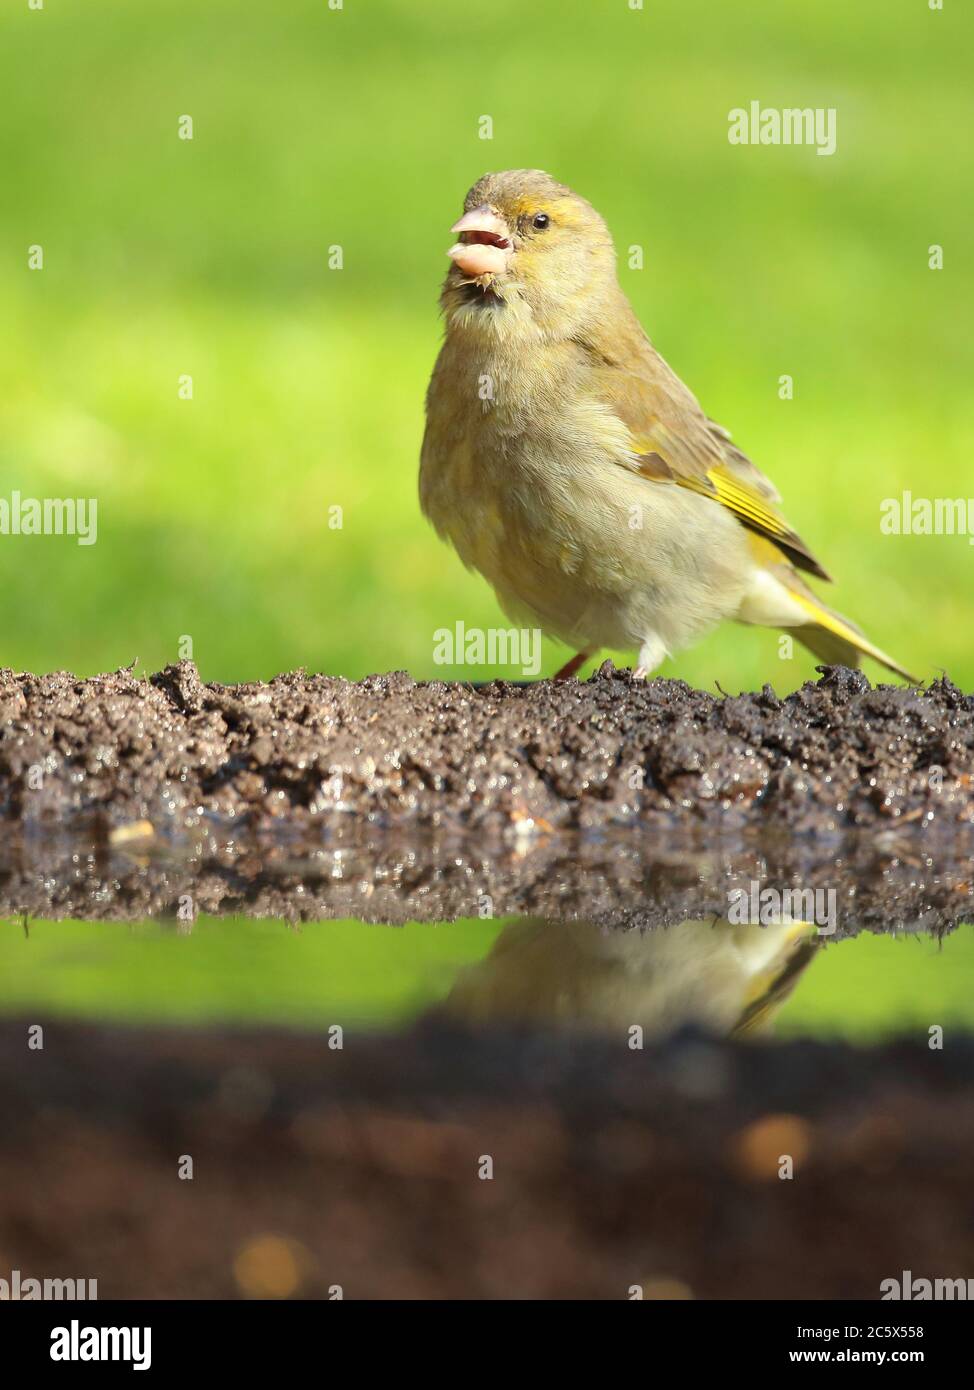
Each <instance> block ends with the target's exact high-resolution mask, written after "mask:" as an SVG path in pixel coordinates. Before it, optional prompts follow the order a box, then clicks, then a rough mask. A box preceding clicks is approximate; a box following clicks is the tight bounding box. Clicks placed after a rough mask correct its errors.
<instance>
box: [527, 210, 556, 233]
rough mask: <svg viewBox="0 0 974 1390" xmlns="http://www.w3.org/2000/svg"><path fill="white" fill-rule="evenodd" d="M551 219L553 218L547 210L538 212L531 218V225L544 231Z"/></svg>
mask: <svg viewBox="0 0 974 1390" xmlns="http://www.w3.org/2000/svg"><path fill="white" fill-rule="evenodd" d="M550 221H551V218H550V217H549V216H548V214H547V213H546V212H536V213H535V214H534V216H533V217H532V219H531V225H532V227H536V228H537V230H538V231H539V232H543V231H544V229H545V227H547V225H548V223H549V222H550Z"/></svg>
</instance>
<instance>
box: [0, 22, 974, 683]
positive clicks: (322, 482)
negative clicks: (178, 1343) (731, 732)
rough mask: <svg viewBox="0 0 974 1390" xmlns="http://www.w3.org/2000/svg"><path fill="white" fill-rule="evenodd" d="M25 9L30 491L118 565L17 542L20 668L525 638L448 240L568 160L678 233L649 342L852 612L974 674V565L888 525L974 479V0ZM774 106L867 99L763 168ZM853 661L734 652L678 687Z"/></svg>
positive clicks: (330, 659)
mask: <svg viewBox="0 0 974 1390" xmlns="http://www.w3.org/2000/svg"><path fill="white" fill-rule="evenodd" d="M0 25H2V33H0V92H2V93H3V97H2V109H3V119H2V121H0V169H2V171H3V191H2V197H0V298H2V303H3V306H4V312H3V319H4V331H3V333H2V334H0V380H2V382H3V390H2V393H0V495H3V496H9V494H10V492H11V490H12V489H14V488H19V489H20V490H21V492H22V493H24V494H25V495H36V496H46V495H48V496H49V495H53V496H65V495H70V496H77V495H80V496H96V497H97V498H98V502H99V538H98V543H97V544H96V545H95V546H93V547H90V548H82V547H78V546H77V545H76V544H75V543H74V542H73V541H72V540H70V539H65V538H28V537H22V538H16V537H0V588H2V593H3V622H2V626H0V633H2V641H0V664H6V665H10V666H13V667H14V668H17V669H35V670H48V669H52V668H63V667H68V668H71V669H74V670H75V671H77V672H79V673H81V674H87V673H91V672H96V671H99V670H103V669H106V668H113V667H116V666H118V665H120V664H122V663H128V662H130V661H132V660H133V659H136V658H137V659H138V661H139V664H140V667H144V668H146V669H149V670H152V669H156V668H158V667H160V666H161V665H163V664H164V663H166V662H167V661H171V660H174V659H176V658H177V656H178V655H179V652H180V639H181V638H183V637H187V636H188V637H190V638H191V639H192V642H193V654H194V656H195V658H196V660H197V662H198V664H199V666H200V668H201V670H202V672H203V673H204V675H205V676H206V677H207V678H209V679H219V680H238V679H248V678H256V677H266V676H270V675H272V674H274V673H275V672H277V671H279V670H281V669H289V668H292V667H295V666H300V665H304V666H307V667H309V668H311V669H317V670H324V671H329V672H340V673H344V674H346V675H349V676H359V675H362V674H365V673H367V672H370V671H374V670H386V669H390V668H400V667H405V668H408V669H409V670H410V671H411V672H413V673H414V674H415V675H416V676H419V677H422V676H431V675H443V674H450V672H449V668H442V667H436V666H435V665H434V663H433V632H434V630H435V629H436V628H438V627H440V626H444V625H446V626H450V625H452V624H453V623H454V622H455V621H456V620H457V619H458V618H462V619H463V620H464V621H465V622H466V623H467V624H468V625H478V626H482V627H489V626H492V625H496V624H497V623H498V622H499V621H500V618H499V610H498V608H497V605H496V602H495V600H494V598H493V595H492V594H491V592H490V591H489V589H488V588H487V586H486V584H485V583H484V582H483V581H482V580H481V579H480V578H479V577H477V576H476V575H473V574H468V573H467V572H466V571H464V570H463V568H462V566H461V565H460V563H459V561H458V560H457V559H456V557H455V556H454V555H453V554H452V552H451V551H450V550H448V549H447V548H446V547H444V546H443V545H442V544H441V543H440V542H439V541H437V540H436V539H435V537H434V536H433V534H432V532H431V531H430V529H429V528H428V527H427V525H426V523H425V522H424V521H423V519H422V517H421V516H420V514H419V509H418V504H417V500H416V471H417V455H418V451H419V445H420V439H421V435H422V426H423V416H422V401H423V392H424V389H425V385H426V381H427V378H428V375H429V371H430V368H431V365H432V362H433V359H434V356H435V353H436V350H437V345H438V341H439V335H440V325H439V320H438V312H437V307H436V297H437V293H438V287H439V283H440V280H441V278H442V275H443V273H444V270H445V267H446V260H445V257H444V254H443V253H444V251H445V249H446V247H447V245H448V244H449V242H450V237H449V235H448V228H449V226H450V223H451V222H452V221H453V219H454V218H455V217H456V216H457V214H458V210H459V208H460V205H461V200H462V197H463V194H464V192H465V191H466V189H467V187H468V186H469V185H470V184H471V183H472V182H473V181H474V179H475V178H477V177H478V176H479V175H480V174H481V173H482V172H483V171H484V170H485V169H488V168H493V169H498V168H504V167H511V166H520V165H538V166H541V167H544V168H547V169H549V170H551V171H552V172H553V173H555V174H556V175H557V176H559V177H560V178H562V179H564V180H565V181H567V182H569V183H571V184H572V185H573V186H575V187H576V188H577V189H579V191H581V192H582V193H584V194H585V195H586V196H588V197H589V198H590V199H591V200H592V201H593V202H594V203H595V204H596V206H597V207H599V208H600V210H601V211H602V212H603V213H604V214H605V216H606V218H607V219H608V221H609V224H610V226H611V228H612V229H613V232H614V234H615V236H616V241H617V244H618V245H619V247H620V248H627V247H628V246H630V245H631V244H633V243H638V244H640V245H642V247H643V248H644V253H645V268H644V269H643V270H642V271H640V272H637V271H630V270H628V269H626V268H623V269H622V271H621V275H622V280H623V283H624V285H625V288H626V290H627V292H628V293H629V295H630V296H631V298H632V300H633V302H634V304H635V305H636V308H637V310H638V311H639V313H640V315H641V317H642V319H643V322H644V323H645V324H646V326H647V328H648V330H649V331H650V333H651V335H652V336H653V338H654V340H655V341H656V343H657V345H658V346H659V347H660V349H661V350H662V351H663V352H664V353H665V355H666V356H667V357H668V358H669V359H670V361H671V362H672V364H673V365H674V366H675V368H676V369H677V370H678V371H679V372H680V373H681V374H682V375H683V376H684V377H685V379H686V380H687V381H688V382H689V383H690V384H691V386H692V387H693V389H694V390H695V391H696V392H697V394H698V395H699V396H700V398H701V399H702V401H703V403H704V405H705V407H706V408H707V409H708V410H709V412H710V413H711V414H712V415H713V416H715V417H716V418H717V419H719V420H721V421H722V422H724V423H725V424H726V425H727V426H728V427H729V428H731V429H732V430H733V431H734V434H735V437H736V439H737V440H738V442H739V443H740V444H741V445H742V446H743V447H744V448H745V449H746V450H747V451H748V452H749V453H751V455H752V456H753V457H754V458H755V460H756V461H757V462H758V463H759V464H760V465H761V466H762V467H764V468H765V469H766V470H767V471H768V472H769V474H770V475H771V476H772V477H773V478H774V479H775V481H776V482H777V484H778V485H779V487H780V488H781V490H782V492H783V494H784V497H785V501H786V506H787V511H788V514H789V516H790V518H791V520H792V521H793V523H794V524H795V525H796V527H797V528H798V529H799V530H800V532H801V533H802V534H803V536H804V537H805V538H806V539H807V540H808V542H809V544H811V545H812V547H813V549H815V550H816V551H817V552H819V553H820V554H821V556H822V558H823V559H824V561H825V562H826V564H827V566H828V568H829V569H830V570H831V571H832V572H833V573H834V574H835V575H836V576H837V579H838V583H837V585H836V586H835V588H834V590H832V591H831V596H832V597H833V598H834V601H835V603H836V604H837V605H838V606H840V607H841V608H843V609H845V610H846V611H848V612H849V613H850V615H852V616H853V617H855V618H856V619H857V620H858V621H860V622H861V623H862V624H863V625H864V626H865V627H866V628H867V630H868V631H869V632H870V633H871V634H872V635H873V636H874V637H875V639H876V640H877V641H878V642H880V644H882V645H884V646H886V647H888V648H889V649H890V650H892V651H894V652H895V653H896V654H898V655H899V656H900V658H901V659H902V660H903V661H904V662H905V663H906V664H908V665H909V666H911V667H912V668H913V669H914V670H916V671H917V672H918V673H920V674H921V675H923V676H931V675H933V674H934V673H935V672H936V671H937V669H939V668H940V667H946V668H947V669H948V670H949V671H950V672H951V673H952V674H953V675H954V677H955V678H956V679H957V680H959V681H960V682H961V683H966V684H967V686H968V687H970V686H971V684H972V683H974V657H972V654H971V650H970V646H971V644H970V633H971V620H972V602H971V572H972V566H974V548H972V547H971V546H970V545H969V544H968V542H967V540H966V538H963V537H930V538H923V537H907V536H902V537H887V536H883V535H881V534H880V531H879V525H878V522H879V504H880V501H881V500H882V499H883V498H884V497H886V496H890V495H898V494H899V493H900V491H901V490H902V489H904V488H911V489H912V490H913V491H914V492H915V493H917V494H918V495H925V496H931V497H936V496H957V495H966V494H967V493H968V492H974V486H972V482H974V470H972V466H971V457H972V434H974V428H972V415H971V410H970V382H971V379H972V376H974V342H972V335H971V332H970V313H969V309H970V304H971V298H972V294H971V292H972V288H974V273H972V266H971V259H970V227H971V225H972V221H974V200H972V193H971V182H970V179H969V177H967V169H968V165H969V151H968V150H967V142H968V136H969V132H970V128H971V120H972V110H974V99H972V88H971V82H970V53H971V40H972V37H974V17H972V14H971V12H970V9H969V7H965V6H963V5H960V4H955V3H948V4H947V5H946V7H945V9H944V10H943V11H942V12H937V11H931V10H930V9H929V8H928V6H927V4H926V0H857V3H856V4H852V5H851V4H849V3H848V0H818V3H816V4H815V5H814V6H799V5H786V6H782V5H781V4H780V2H779V0H752V2H751V3H750V4H748V5H747V6H745V7H740V6H731V5H728V4H726V3H725V0H646V5H645V8H644V9H643V10H641V11H640V10H636V11H633V10H630V9H629V7H628V4H627V0H600V2H599V3H590V4H586V5H574V6H572V5H565V4H564V3H562V0H535V3H532V4H531V5H524V4H521V3H515V0H492V3H491V4H489V5H484V6H480V7H476V8H474V9H473V10H471V9H470V8H469V7H462V6H455V5H448V4H446V3H441V2H440V0H436V2H434V0H345V3H344V8H343V9H341V10H340V11H336V10H332V9H330V8H329V6H328V3H327V0H292V2H291V3H288V4H286V5H274V6H271V5H264V4H258V3H256V0H245V2H242V0H207V3H206V4H205V5H201V4H199V3H198V0H146V3H142V4H138V5H135V4H132V3H131V0H46V4H45V6H44V9H43V10H39V11H34V10H29V9H28V8H27V4H26V0H18V3H13V0H11V3H9V4H8V5H6V6H5V7H4V13H3V16H2V19H0ZM751 99H757V100H759V101H761V102H762V104H764V105H765V106H779V107H780V106H796V105H797V106H813V107H818V106H824V107H828V106H835V107H836V108H837V112H838V116H837V132H838V150H837V152H836V154H835V155H834V156H832V157H830V158H822V157H819V156H817V155H816V153H815V151H814V150H813V149H810V148H801V147H793V148H786V147H779V148H775V147H754V148H750V147H747V148H738V147H735V146H731V145H730V144H729V143H728V141H727V114H728V112H729V110H730V109H731V108H733V107H736V106H741V105H746V104H747V103H748V102H749V101H750V100H751ZM184 114H188V115H191V116H192V117H193V121H194V139H193V140H192V141H183V140H180V139H178V138H177V126H178V120H179V117H180V116H181V115H184ZM482 115H490V116H491V117H492V119H493V124H494V138H493V139H492V140H489V141H486V140H481V139H480V138H478V119H479V117H481V116H482ZM932 243H938V244H941V245H942V246H943V247H944V255H945V267H944V269H943V270H942V271H939V272H938V271H932V270H930V269H929V268H928V265H927V248H928V246H929V245H931V244H932ZM33 244H40V245H42V246H43V248H44V256H45V267H44V269H43V270H42V271H33V272H32V271H29V270H28V269H27V248H28V247H29V246H30V245H33ZM334 244H340V245H341V246H342V247H343V252H344V268H343V269H342V270H340V271H338V270H329V269H328V248H329V246H331V245H334ZM183 373H189V374H191V375H192V377H193V381H194V398H193V400H192V401H183V400H180V399H179V398H178V396H177V382H178V378H179V376H180V375H181V374H183ZM784 373H787V374H790V375H792V376H793V377H794V380H795V399H794V400H792V401H781V400H780V399H779V398H778V394H777V390H778V378H779V376H780V375H782V374H784ZM334 505H339V506H341V507H342V508H343V509H344V525H343V527H342V529H341V530H335V529H330V528H329V526H328V524H327V522H328V508H329V507H330V506H334ZM563 656H564V650H563V649H560V648H556V647H554V646H553V645H552V646H549V647H548V648H547V649H546V652H545V669H546V670H549V671H550V670H552V669H553V668H554V664H555V663H556V661H559V660H560V659H562V658H563ZM627 659H628V658H627ZM813 667H814V660H813V658H811V657H809V656H807V655H805V654H804V653H803V652H802V651H801V650H800V649H799V650H797V651H796V655H795V657H794V658H793V659H790V660H783V659H781V658H780V657H779V655H778V647H777V640H776V637H775V635H774V634H771V633H767V632H756V631H748V630H744V629H739V628H733V627H729V628H728V629H726V630H725V631H722V632H720V633H717V634H715V635H714V636H713V637H711V638H710V639H708V640H707V641H705V642H703V643H702V644H701V645H700V646H699V647H698V648H696V649H695V650H693V651H691V652H688V653H684V654H681V655H679V656H678V657H677V658H676V659H674V660H672V661H670V662H668V663H667V665H666V667H665V668H664V672H665V673H666V674H678V675H680V676H683V677H685V678H686V679H688V680H691V681H693V682H696V683H698V684H702V685H704V686H707V687H711V688H712V684H713V682H714V681H715V680H718V681H720V683H721V685H722V686H723V687H724V688H725V689H740V688H743V687H750V686H754V685H755V684H756V683H758V684H759V683H761V682H763V681H765V680H771V681H772V682H773V683H774V685H775V686H776V687H777V688H778V689H779V690H784V689H787V688H790V687H793V686H794V685H796V684H797V683H799V682H800V681H801V680H803V679H806V678H807V677H809V676H811V675H812V674H813ZM462 674H466V675H469V674H470V672H469V671H468V670H465V671H463V672H462ZM874 674H878V673H876V672H874Z"/></svg>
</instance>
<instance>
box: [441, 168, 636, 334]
mask: <svg viewBox="0 0 974 1390" xmlns="http://www.w3.org/2000/svg"><path fill="white" fill-rule="evenodd" d="M451 230H452V231H453V232H454V233H456V235H457V238H458V240H457V242H456V245H454V246H451V247H450V250H449V251H448V252H447V255H448V256H449V257H450V260H451V261H452V262H453V264H452V265H451V267H450V271H449V273H448V275H447V278H446V284H445V286H444V289H443V306H444V310H445V312H446V316H447V323H448V325H451V324H453V323H462V324H464V325H465V326H466V327H476V326H477V325H478V323H482V325H483V326H484V327H485V328H486V327H488V326H491V327H493V328H494V329H496V328H497V327H498V326H499V324H500V322H502V321H503V319H504V318H511V319H516V320H517V321H518V322H521V323H530V324H531V325H532V326H533V327H534V328H535V329H536V330H539V331H540V332H542V333H543V334H545V336H548V337H559V336H561V335H564V336H566V337H568V336H570V335H571V333H572V332H573V331H575V330H576V328H577V326H578V323H579V321H580V320H581V319H582V318H584V316H585V314H586V313H587V312H592V311H594V310H595V308H596V306H597V304H598V302H599V300H600V299H601V297H602V294H603V293H604V292H605V291H606V290H608V289H610V288H611V287H614V286H615V283H616V280H615V250H614V248H613V245H612V238H611V236H610V235H609V229H608V228H607V227H606V225H605V223H604V221H603V220H602V218H601V217H600V216H599V214H598V213H597V212H596V211H595V209H594V208H593V207H592V206H591V205H590V204H589V203H587V202H586V201H585V199H584V198H580V197H579V196H578V194H577V193H573V192H572V190H571V189H570V188H566V187H565V185H564V184H561V183H557V182H556V181H555V180H554V179H553V178H552V177H551V175H550V174H546V173H544V172H543V171H542V170H541V169H508V170H506V171H505V172H504V173H500V174H484V176H483V178H481V179H479V180H478V181H477V183H475V184H474V186H473V188H471V190H470V192H469V193H468V194H467V196H466V199H465V201H464V205H463V216H462V217H461V218H460V219H459V221H458V222H455V223H454V225H453V227H452V228H451Z"/></svg>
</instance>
